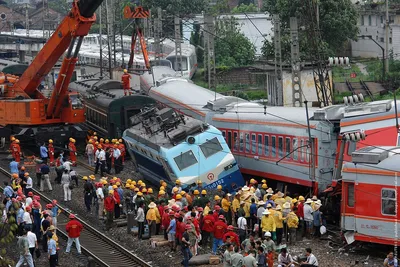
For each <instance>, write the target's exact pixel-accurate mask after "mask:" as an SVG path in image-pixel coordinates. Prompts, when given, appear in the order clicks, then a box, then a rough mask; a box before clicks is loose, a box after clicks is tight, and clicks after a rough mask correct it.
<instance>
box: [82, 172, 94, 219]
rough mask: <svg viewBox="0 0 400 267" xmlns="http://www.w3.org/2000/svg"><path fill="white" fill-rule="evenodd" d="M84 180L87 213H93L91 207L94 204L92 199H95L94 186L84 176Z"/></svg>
mask: <svg viewBox="0 0 400 267" xmlns="http://www.w3.org/2000/svg"><path fill="white" fill-rule="evenodd" d="M82 179H83V180H84V181H85V184H84V185H83V194H84V201H85V206H86V211H87V212H89V213H92V212H91V209H90V206H91V204H92V197H93V196H92V193H93V191H94V188H93V184H92V183H91V182H90V181H89V179H88V177H87V176H83V178H82Z"/></svg>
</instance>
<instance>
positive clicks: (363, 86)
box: [360, 80, 374, 101]
mask: <svg viewBox="0 0 400 267" xmlns="http://www.w3.org/2000/svg"><path fill="white" fill-rule="evenodd" d="M360 84H361V88H362V89H363V90H364V91H365V92H366V93H367V95H368V96H369V97H370V98H371V100H372V101H374V96H373V94H372V92H371V90H369V88H368V86H367V84H366V83H365V82H364V81H362V80H360Z"/></svg>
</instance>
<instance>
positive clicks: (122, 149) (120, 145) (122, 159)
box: [118, 139, 126, 171]
mask: <svg viewBox="0 0 400 267" xmlns="http://www.w3.org/2000/svg"><path fill="white" fill-rule="evenodd" d="M122 142H123V141H122V139H119V140H118V143H119V144H118V149H119V151H121V161H122V165H124V163H125V155H126V149H125V145H124V144H123V143H122ZM122 167H123V166H121V171H122Z"/></svg>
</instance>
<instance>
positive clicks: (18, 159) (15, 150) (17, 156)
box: [11, 139, 21, 163]
mask: <svg viewBox="0 0 400 267" xmlns="http://www.w3.org/2000/svg"><path fill="white" fill-rule="evenodd" d="M11 151H12V154H13V157H14V158H15V161H16V162H18V163H19V162H21V147H20V146H19V140H18V139H15V142H14V143H13V144H12V149H11Z"/></svg>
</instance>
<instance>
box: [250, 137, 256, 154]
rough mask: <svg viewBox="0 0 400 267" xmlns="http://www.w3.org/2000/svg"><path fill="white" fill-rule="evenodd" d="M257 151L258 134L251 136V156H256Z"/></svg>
mask: <svg viewBox="0 0 400 267" xmlns="http://www.w3.org/2000/svg"><path fill="white" fill-rule="evenodd" d="M256 151H257V141H256V134H254V133H253V134H251V154H256Z"/></svg>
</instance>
